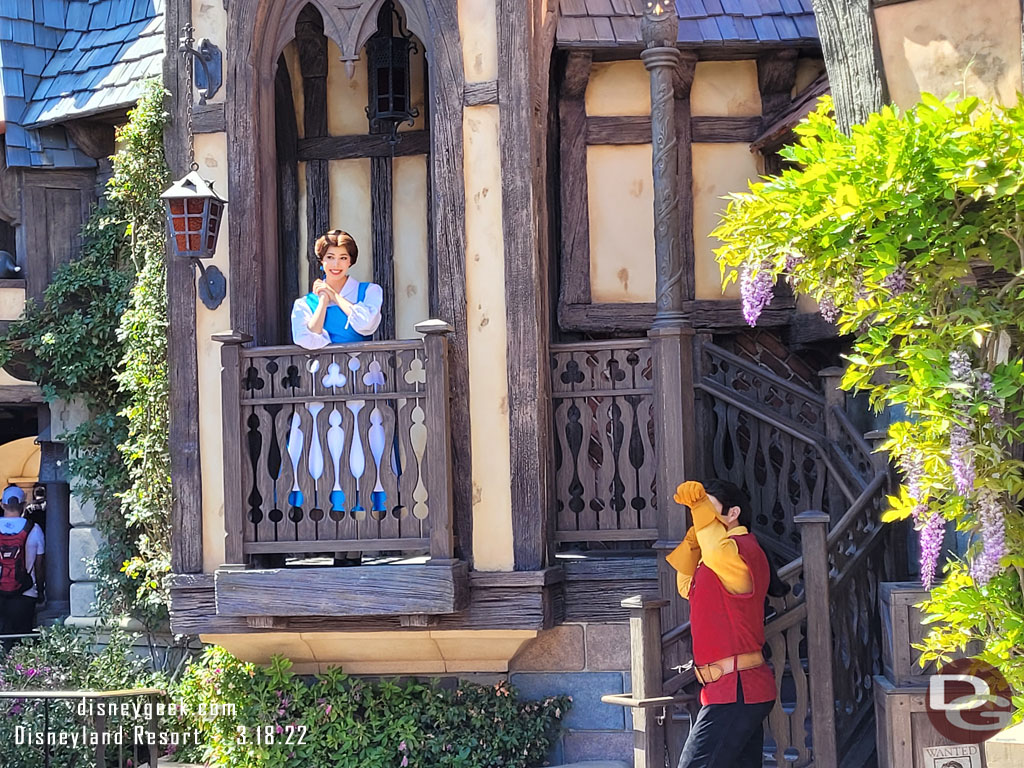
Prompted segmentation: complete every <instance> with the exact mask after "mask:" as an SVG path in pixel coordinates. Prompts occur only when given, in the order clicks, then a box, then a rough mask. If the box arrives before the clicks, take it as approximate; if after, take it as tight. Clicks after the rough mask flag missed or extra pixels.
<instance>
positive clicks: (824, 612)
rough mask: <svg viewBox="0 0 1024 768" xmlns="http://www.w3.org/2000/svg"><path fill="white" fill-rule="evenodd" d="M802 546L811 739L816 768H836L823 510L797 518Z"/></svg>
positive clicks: (833, 689) (834, 705)
mask: <svg viewBox="0 0 1024 768" xmlns="http://www.w3.org/2000/svg"><path fill="white" fill-rule="evenodd" d="M795 521H796V524H797V525H798V526H799V528H800V542H801V547H802V549H803V563H804V594H805V595H806V600H807V663H808V666H809V668H810V689H811V740H812V742H813V745H814V747H813V748H814V767H815V768H837V766H838V765H839V761H838V757H837V753H836V701H835V698H836V697H835V686H834V683H833V679H832V674H833V672H832V616H831V613H830V609H831V601H830V600H829V565H828V528H829V517H828V515H826V514H825V513H824V512H818V511H808V512H802V513H800V514H799V515H797V516H796V518H795Z"/></svg>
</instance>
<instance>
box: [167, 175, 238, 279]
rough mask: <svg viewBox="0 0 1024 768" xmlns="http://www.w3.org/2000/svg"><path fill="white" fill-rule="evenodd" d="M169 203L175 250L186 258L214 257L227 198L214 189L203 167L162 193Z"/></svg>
mask: <svg viewBox="0 0 1024 768" xmlns="http://www.w3.org/2000/svg"><path fill="white" fill-rule="evenodd" d="M160 199H161V200H163V201H164V203H165V204H166V206H167V226H168V228H169V229H170V234H171V241H172V242H173V243H174V253H175V255H176V256H182V257H184V258H186V259H210V258H213V252H214V251H215V250H216V248H217V236H218V235H219V234H220V221H221V218H222V217H223V214H224V204H225V203H226V202H227V201H226V200H224V199H223V198H221V196H220V195H218V194H217V193H216V192H214V191H213V182H212V181H206V179H204V178H203V177H202V176H200V175H199V171H190V172H189V173H188V175H187V176H185V178H183V179H179V180H178V181H176V182H174V184H172V185H171V188H170V189H168V190H167V191H166V192H164V193H163V194H162V195H160Z"/></svg>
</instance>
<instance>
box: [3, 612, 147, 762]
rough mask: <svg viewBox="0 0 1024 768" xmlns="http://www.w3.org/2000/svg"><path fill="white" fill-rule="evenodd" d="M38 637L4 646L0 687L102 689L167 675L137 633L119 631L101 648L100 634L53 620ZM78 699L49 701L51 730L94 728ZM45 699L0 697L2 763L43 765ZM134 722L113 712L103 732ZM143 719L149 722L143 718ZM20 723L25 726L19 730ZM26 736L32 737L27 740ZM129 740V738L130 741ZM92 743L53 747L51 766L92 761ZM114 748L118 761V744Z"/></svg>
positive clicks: (142, 684)
mask: <svg viewBox="0 0 1024 768" xmlns="http://www.w3.org/2000/svg"><path fill="white" fill-rule="evenodd" d="M40 633H41V634H40V637H39V639H38V640H34V641H28V642H25V643H23V644H21V645H18V646H15V647H14V648H13V649H12V650H11V651H10V652H9V653H7V654H6V655H4V654H3V652H2V651H0V691H29V690H42V691H55V690H56V691H68V690H84V691H102V690H118V689H127V688H146V687H158V688H166V685H165V684H164V682H165V681H164V679H163V678H162V677H161V676H160V675H157V674H154V673H153V672H152V671H151V669H150V667H149V665H148V664H147V662H146V660H145V659H143V658H142V657H139V656H137V655H136V654H135V653H134V652H133V651H132V642H133V639H134V638H133V637H132V636H131V635H128V634H126V633H123V632H115V633H114V634H112V635H111V636H110V638H109V640H108V641H107V644H106V646H105V647H104V648H102V650H99V651H96V650H95V648H96V640H97V638H96V635H95V634H93V633H82V632H79V631H77V630H74V629H71V628H69V627H63V626H55V627H46V628H43V629H41V630H40ZM78 703H79V702H78V701H74V702H68V701H54V702H52V703H51V705H50V711H49V729H50V732H51V733H54V734H57V735H58V736H59V735H60V734H67V735H68V736H72V735H74V736H77V735H79V734H81V733H82V728H83V726H84V727H85V728H86V732H87V733H89V734H92V733H94V732H96V729H95V723H93V721H92V720H91V719H90V718H89V717H88V716H85V717H83V716H82V714H81V713H80V712H79V711H78V709H77V707H78ZM43 718H44V711H43V704H42V702H41V701H39V700H32V699H29V698H25V699H0V744H3V749H2V751H0V755H2V758H0V765H2V766H3V768H39V766H41V765H43V746H42V745H41V744H36V743H34V739H35V738H42V737H43V734H44V733H45V731H44V727H43ZM134 724H135V723H134V722H132V721H131V719H130V718H121V717H111V718H110V719H109V720H108V722H107V724H106V726H105V727H104V729H103V730H104V732H107V733H114V732H116V731H118V730H120V729H122V728H124V729H127V730H128V733H130V732H131V727H132V725H134ZM138 724H139V725H145V724H146V721H145V720H140V721H139V722H138ZM19 728H21V729H23V730H21V731H20V732H19V730H18V729H19ZM26 739H27V740H28V742H29V743H25V741H26ZM126 743H127V744H128V746H131V742H130V741H129V742H126ZM93 749H94V748H93V747H92V746H90V745H88V744H82V743H77V744H72V743H65V744H63V745H56V746H54V747H53V748H52V751H51V752H52V753H51V761H50V765H51V766H52V768H73V766H83V765H93V762H92V761H93V754H94V753H93ZM108 752H111V764H112V765H116V760H117V748H116V747H113V749H112V751H111V750H109V749H108Z"/></svg>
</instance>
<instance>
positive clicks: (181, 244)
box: [174, 235, 188, 253]
mask: <svg viewBox="0 0 1024 768" xmlns="http://www.w3.org/2000/svg"><path fill="white" fill-rule="evenodd" d="M174 245H175V247H176V248H177V249H178V253H184V252H185V251H187V250H188V243H187V242H186V241H185V235H175V236H174Z"/></svg>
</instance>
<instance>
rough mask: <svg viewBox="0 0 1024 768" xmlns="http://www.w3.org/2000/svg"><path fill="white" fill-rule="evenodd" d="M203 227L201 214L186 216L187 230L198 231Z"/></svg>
mask: <svg viewBox="0 0 1024 768" xmlns="http://www.w3.org/2000/svg"><path fill="white" fill-rule="evenodd" d="M202 228H203V217H202V216H189V217H188V231H189V232H198V231H199V230H201V229H202Z"/></svg>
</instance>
